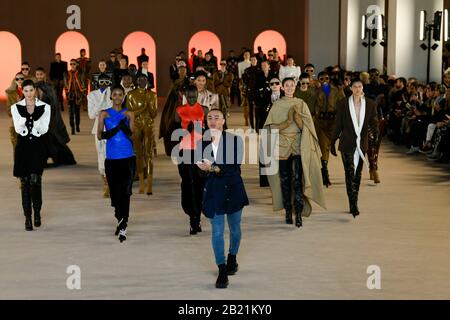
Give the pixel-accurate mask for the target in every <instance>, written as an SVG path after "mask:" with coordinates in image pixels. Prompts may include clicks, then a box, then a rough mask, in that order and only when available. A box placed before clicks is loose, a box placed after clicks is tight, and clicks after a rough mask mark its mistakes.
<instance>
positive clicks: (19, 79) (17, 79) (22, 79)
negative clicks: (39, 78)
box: [16, 78, 25, 81]
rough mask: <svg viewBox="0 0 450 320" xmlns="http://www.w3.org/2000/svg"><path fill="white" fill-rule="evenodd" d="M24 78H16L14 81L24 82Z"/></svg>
mask: <svg viewBox="0 0 450 320" xmlns="http://www.w3.org/2000/svg"><path fill="white" fill-rule="evenodd" d="M24 80H25V78H16V81H24Z"/></svg>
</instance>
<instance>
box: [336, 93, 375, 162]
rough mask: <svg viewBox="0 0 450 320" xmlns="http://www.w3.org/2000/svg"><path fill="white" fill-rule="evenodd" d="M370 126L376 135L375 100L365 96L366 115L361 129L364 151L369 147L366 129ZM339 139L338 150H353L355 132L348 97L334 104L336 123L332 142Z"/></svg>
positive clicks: (347, 151) (352, 151)
mask: <svg viewBox="0 0 450 320" xmlns="http://www.w3.org/2000/svg"><path fill="white" fill-rule="evenodd" d="M369 127H370V128H371V130H372V132H373V133H374V135H375V136H376V137H377V136H378V116H377V106H376V103H375V101H373V100H371V99H367V98H366V117H365V119H364V125H363V128H362V130H361V150H362V152H364V153H366V152H367V149H368V147H369V135H368V130H369ZM337 139H339V151H341V152H342V153H351V154H353V153H354V152H355V148H356V132H355V130H354V128H353V122H352V117H351V115H350V106H349V100H348V98H346V99H343V100H341V101H339V102H338V104H337V106H336V124H335V130H334V134H333V139H332V143H333V142H334V143H335V142H336V140H337Z"/></svg>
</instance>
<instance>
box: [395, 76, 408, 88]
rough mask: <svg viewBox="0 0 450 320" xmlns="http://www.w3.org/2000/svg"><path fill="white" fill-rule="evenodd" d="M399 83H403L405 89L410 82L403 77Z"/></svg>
mask: <svg viewBox="0 0 450 320" xmlns="http://www.w3.org/2000/svg"><path fill="white" fill-rule="evenodd" d="M397 81H401V82H402V83H403V85H404V86H405V87H406V85H407V83H408V81H406V79H405V78H403V77H400V78H398V79H397Z"/></svg>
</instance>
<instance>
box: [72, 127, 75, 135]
mask: <svg viewBox="0 0 450 320" xmlns="http://www.w3.org/2000/svg"><path fill="white" fill-rule="evenodd" d="M72 135H73V136H74V135H75V128H74V127H72Z"/></svg>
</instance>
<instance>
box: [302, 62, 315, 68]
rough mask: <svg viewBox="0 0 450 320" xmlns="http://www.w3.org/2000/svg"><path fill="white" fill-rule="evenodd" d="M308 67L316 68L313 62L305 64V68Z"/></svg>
mask: <svg viewBox="0 0 450 320" xmlns="http://www.w3.org/2000/svg"><path fill="white" fill-rule="evenodd" d="M308 67H310V68H313V69H315V68H316V67H314V65H313V64H312V63H307V64H305V68H304V69H306V68H308Z"/></svg>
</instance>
